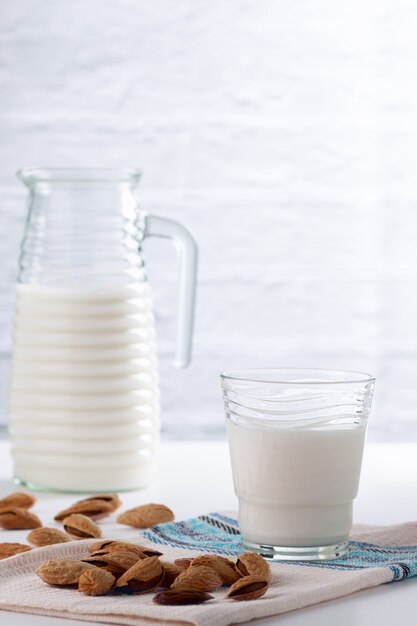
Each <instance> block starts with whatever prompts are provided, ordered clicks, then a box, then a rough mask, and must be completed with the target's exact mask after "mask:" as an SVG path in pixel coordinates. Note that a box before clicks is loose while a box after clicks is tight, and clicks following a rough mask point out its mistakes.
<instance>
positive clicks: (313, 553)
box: [243, 541, 349, 561]
mask: <svg viewBox="0 0 417 626" xmlns="http://www.w3.org/2000/svg"><path fill="white" fill-rule="evenodd" d="M243 545H244V548H245V550H247V551H248V552H256V553H257V554H260V555H261V556H263V557H264V558H265V559H269V560H271V561H331V560H333V559H340V558H341V557H342V556H345V555H346V554H347V552H348V551H349V546H348V542H347V541H342V542H340V543H334V544H332V545H330V546H311V547H308V546H307V547H296V548H291V547H288V546H267V545H262V544H257V543H251V542H249V541H244V542H243Z"/></svg>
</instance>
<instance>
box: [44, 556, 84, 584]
mask: <svg viewBox="0 0 417 626" xmlns="http://www.w3.org/2000/svg"><path fill="white" fill-rule="evenodd" d="M89 569H95V567H94V565H90V564H89V563H84V562H83V561H77V560H71V559H60V560H58V561H44V562H43V563H42V565H41V566H40V567H39V568H38V569H37V570H36V573H37V575H38V576H39V578H41V579H42V580H43V581H44V582H45V583H48V585H57V586H58V587H59V586H74V585H78V581H79V579H80V576H81V574H82V573H83V572H85V571H86V570H89Z"/></svg>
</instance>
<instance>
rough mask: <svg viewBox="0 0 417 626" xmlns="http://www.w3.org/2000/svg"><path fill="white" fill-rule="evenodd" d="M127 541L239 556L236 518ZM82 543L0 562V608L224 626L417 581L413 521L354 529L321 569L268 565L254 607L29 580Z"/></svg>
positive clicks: (177, 526)
mask: <svg viewBox="0 0 417 626" xmlns="http://www.w3.org/2000/svg"><path fill="white" fill-rule="evenodd" d="M130 540H131V541H136V542H138V543H145V544H147V545H151V546H154V547H158V548H159V549H160V551H161V552H163V553H164V558H166V559H168V560H173V559H175V558H179V557H182V556H193V555H197V554H201V553H202V552H204V553H207V552H210V553H213V554H221V555H225V556H230V557H235V556H236V555H238V554H239V553H241V552H242V551H243V548H242V544H241V537H240V533H239V528H238V524H237V521H236V517H235V516H234V515H233V514H221V513H211V514H208V515H203V516H200V517H196V518H193V519H189V520H186V521H182V522H172V523H168V524H160V525H159V526H155V527H154V528H152V529H150V530H146V531H141V532H138V533H137V534H136V535H135V536H134V537H131V538H130ZM89 543H90V541H89V540H87V541H74V542H70V543H65V544H59V545H54V546H48V547H45V548H37V549H34V550H31V551H30V552H25V553H22V554H19V555H16V556H14V557H12V558H9V559H6V560H3V561H1V562H0V609H3V610H8V611H19V612H26V613H37V614H41V615H49V616H60V617H67V618H73V619H79V620H87V621H92V622H105V623H110V624H128V625H132V626H151V625H153V626H159V625H160V624H169V625H170V626H186V625H187V626H189V625H190V624H195V625H196V626H226V625H227V624H232V623H241V622H245V621H247V620H251V619H254V618H260V617H266V616H270V615H278V614H280V613H285V612H287V611H292V610H294V609H300V608H302V607H305V606H309V605H312V604H317V603H319V602H323V601H325V600H330V599H332V598H338V597H341V596H346V595H348V594H351V593H354V592H355V591H359V590H360V589H366V588H368V587H374V586H376V585H381V584H382V583H389V582H392V581H399V580H402V579H404V578H407V577H411V576H416V575H417V522H413V523H407V524H400V525H396V526H378V527H376V526H355V527H354V529H353V533H352V538H351V541H350V551H349V553H348V555H347V556H346V557H344V558H342V559H338V560H336V561H327V562H322V563H311V564H309V563H307V562H305V563H302V564H301V563H298V564H294V563H290V562H281V563H272V564H271V570H272V584H271V586H270V588H269V590H268V592H267V593H266V595H265V596H264V597H262V598H260V599H258V600H252V601H248V602H236V601H232V600H226V599H225V598H224V596H225V590H224V589H222V590H221V591H218V592H213V594H212V595H213V596H214V599H213V600H210V601H209V602H207V603H205V604H201V605H191V606H160V605H157V604H154V603H153V602H152V595H151V594H144V595H131V596H125V595H116V594H114V595H108V596H102V597H89V596H85V595H83V594H81V593H79V592H78V591H76V590H74V589H58V588H54V587H50V586H49V585H46V584H45V583H44V582H42V580H41V579H40V578H39V577H38V576H37V575H36V574H35V573H34V572H35V570H36V569H37V567H38V566H39V565H40V564H41V563H42V562H43V561H44V560H46V559H58V558H67V557H74V558H79V557H84V556H85V555H86V554H87V545H88V544H89Z"/></svg>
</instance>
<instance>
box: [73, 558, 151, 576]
mask: <svg viewBox="0 0 417 626" xmlns="http://www.w3.org/2000/svg"><path fill="white" fill-rule="evenodd" d="M144 560H145V561H147V560H148V559H144ZM83 561H84V563H90V565H95V566H96V567H100V568H102V569H106V570H107V571H108V572H110V573H111V574H114V576H116V578H118V577H119V576H121V575H122V574H124V573H125V572H126V571H127V570H128V569H130V568H131V567H132V565H134V564H135V563H137V561H138V557H137V556H136V555H135V554H132V553H131V552H117V553H116V552H115V553H113V554H103V555H99V556H90V557H89V558H88V559H83Z"/></svg>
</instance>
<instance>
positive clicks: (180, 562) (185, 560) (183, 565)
mask: <svg viewBox="0 0 417 626" xmlns="http://www.w3.org/2000/svg"><path fill="white" fill-rule="evenodd" d="M193 560H194V557H193V556H191V557H189V558H183V559H175V561H174V563H175V565H178V567H180V568H181V569H187V567H190V565H191V563H192V561H193Z"/></svg>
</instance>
